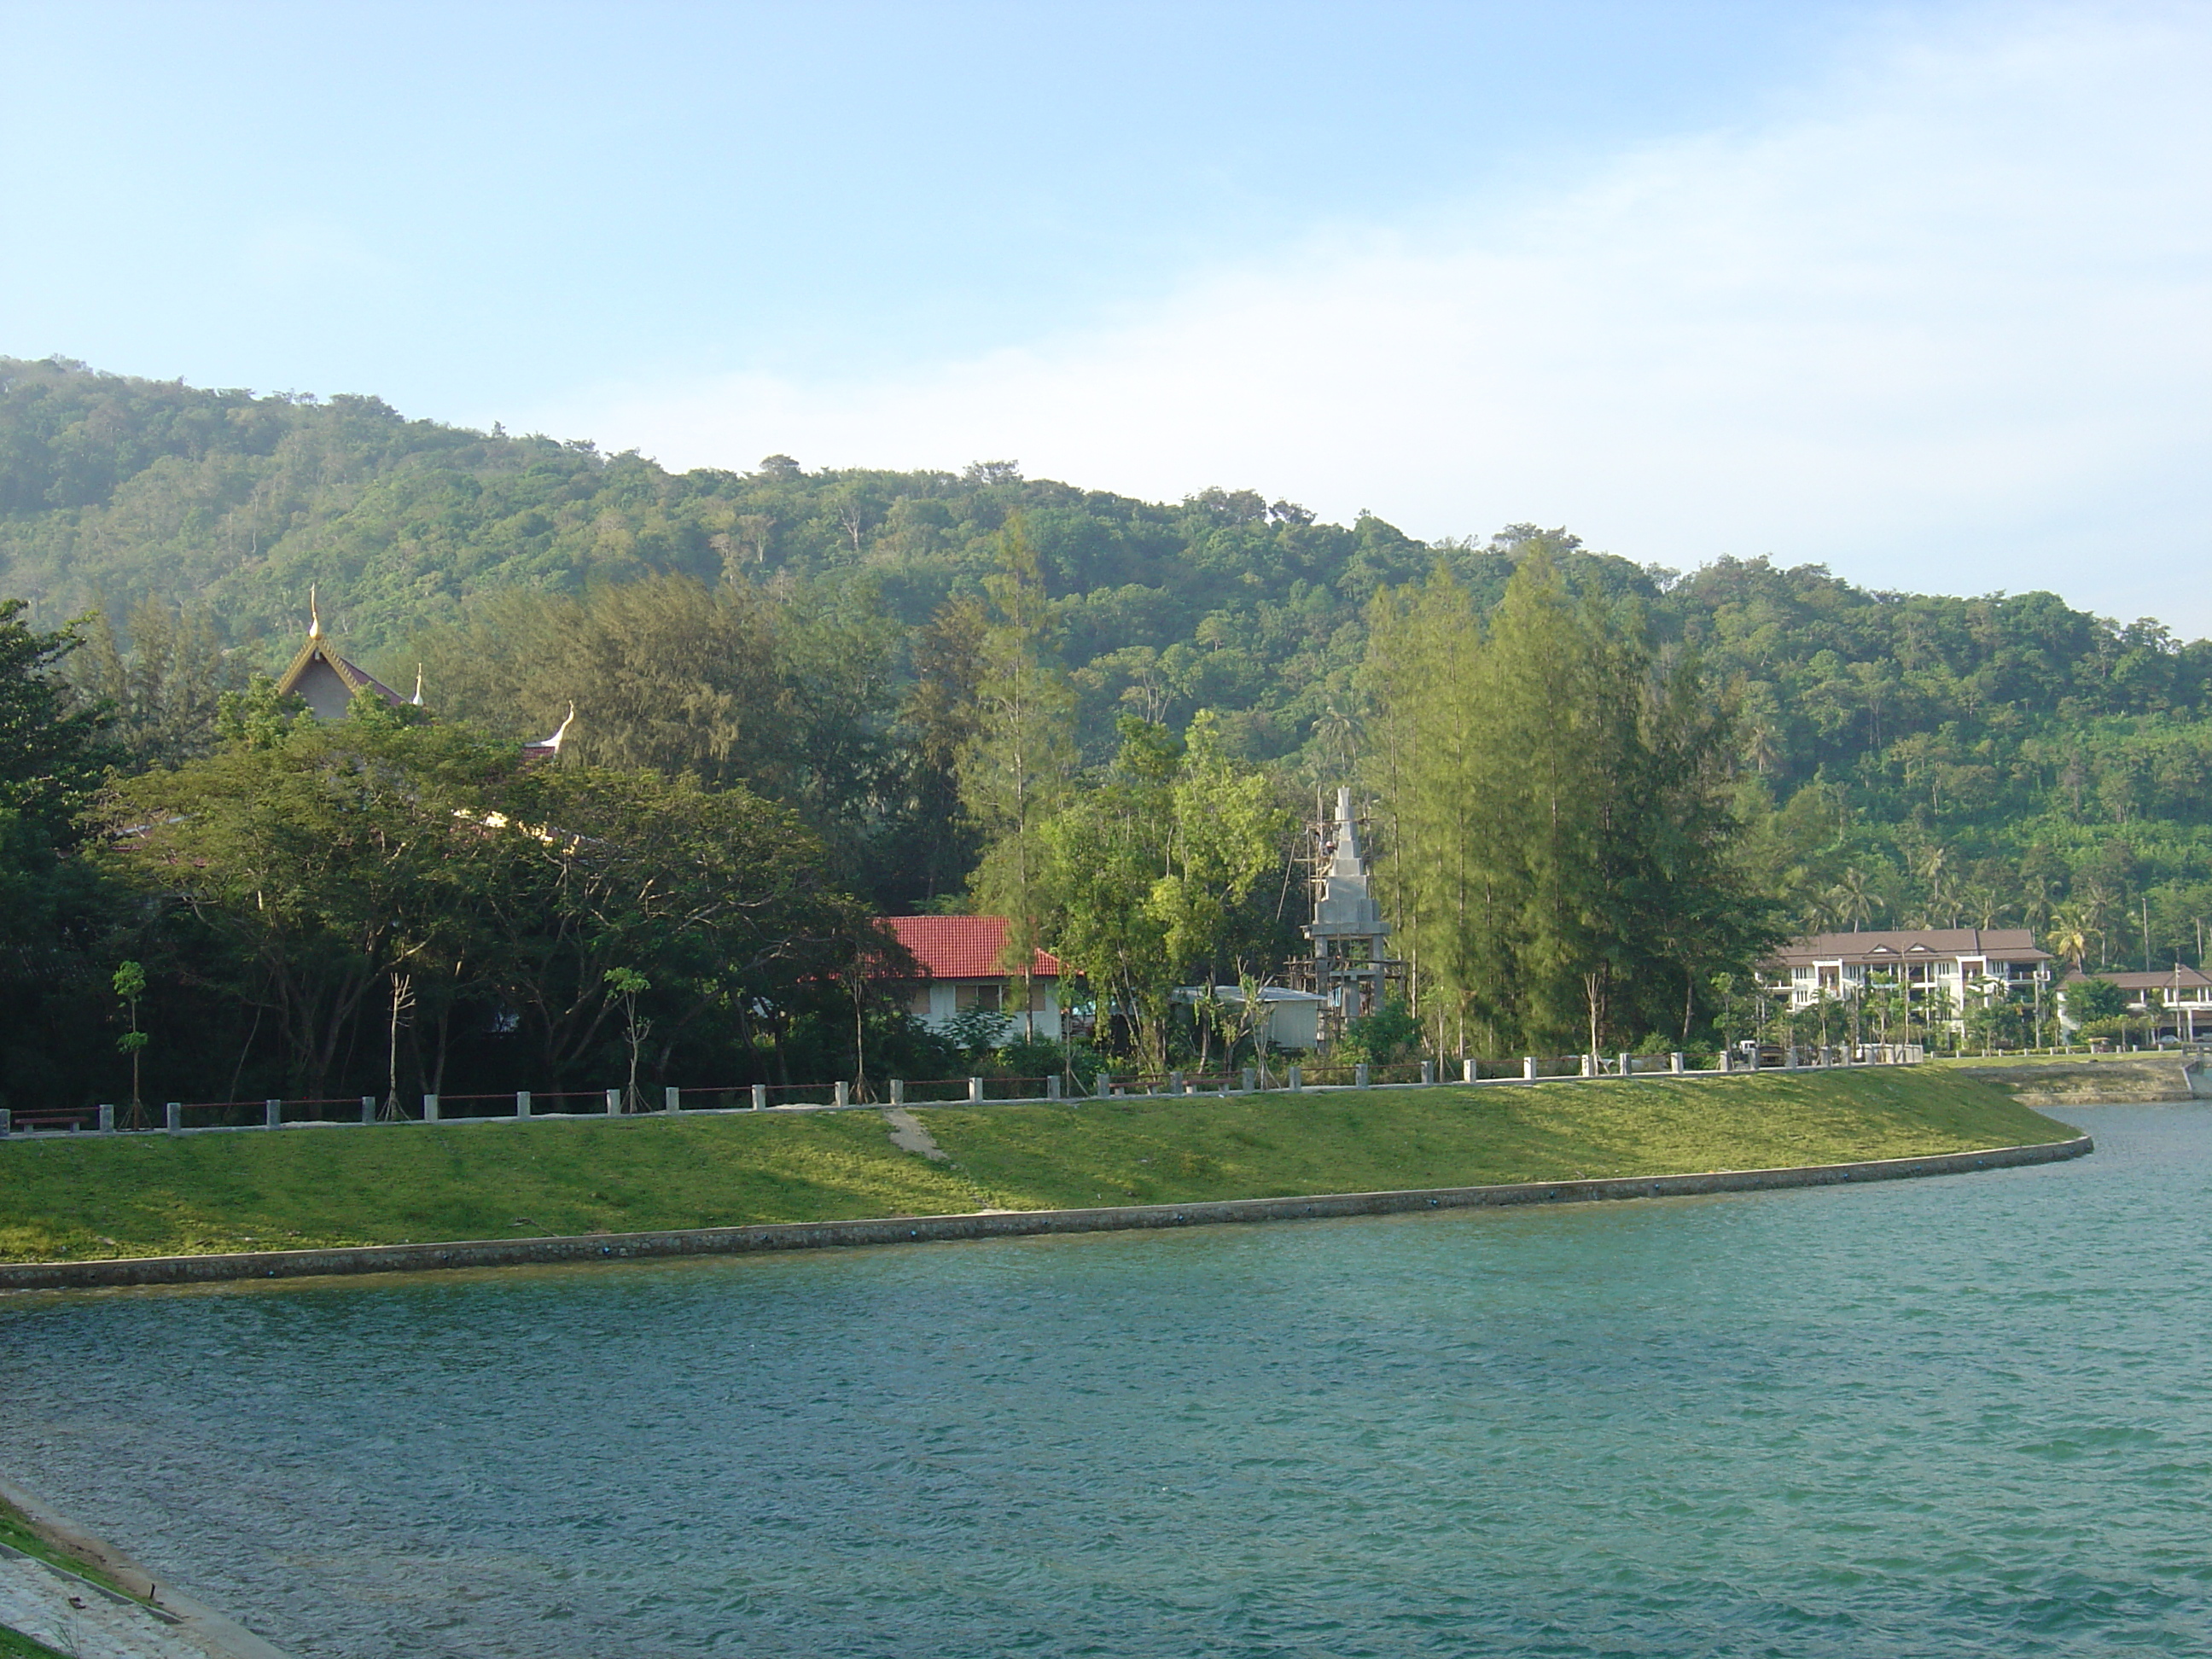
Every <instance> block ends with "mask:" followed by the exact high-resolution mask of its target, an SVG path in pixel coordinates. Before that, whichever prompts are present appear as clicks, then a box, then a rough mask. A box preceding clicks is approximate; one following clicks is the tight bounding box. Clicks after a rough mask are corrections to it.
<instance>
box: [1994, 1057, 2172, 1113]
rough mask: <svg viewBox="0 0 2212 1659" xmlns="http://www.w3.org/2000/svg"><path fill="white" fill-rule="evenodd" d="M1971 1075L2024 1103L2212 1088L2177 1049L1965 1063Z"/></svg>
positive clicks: (2139, 1099)
mask: <svg viewBox="0 0 2212 1659" xmlns="http://www.w3.org/2000/svg"><path fill="white" fill-rule="evenodd" d="M1958 1069H1959V1070H1960V1071H1961V1072H1963V1073H1966V1075H1967V1076H1968V1077H1971V1078H1977V1079H1980V1080H1981V1081H1982V1082H1984V1083H1994V1084H1996V1085H1997V1086H1998V1087H1999V1088H2001V1089H2002V1090H2003V1091H2005V1092H2006V1093H2007V1094H2008V1095H2010V1096H2011V1097H2013V1098H2014V1099H2015V1100H2016V1101H2018V1102H2019V1103H2021V1105H2023V1106H2030V1107H2044V1106H2130V1105H2148V1104H2150V1103H2154V1102H2156V1101H2165V1100H2187V1099H2189V1098H2190V1097H2191V1095H2192V1093H2194V1094H2200V1095H2201V1094H2203V1093H2204V1092H2206V1090H2207V1088H2208V1087H2212V1085H2204V1084H2203V1083H2202V1082H2197V1083H2196V1086H2194V1087H2193V1088H2192V1076H2191V1072H2190V1071H2189V1068H2188V1066H2187V1065H2186V1064H2185V1062H2184V1061H2183V1060H2181V1059H2179V1057H2178V1056H2175V1055H2172V1054H2144V1055H2142V1056H2141V1057H2140V1058H2138V1057H2136V1056H2135V1055H2114V1056H2112V1058H2110V1059H2103V1060H2088V1059H2082V1060H2037V1061H2030V1062H2023V1063H2021V1064H2020V1065H2016V1066H1960V1067H1959V1068H1958Z"/></svg>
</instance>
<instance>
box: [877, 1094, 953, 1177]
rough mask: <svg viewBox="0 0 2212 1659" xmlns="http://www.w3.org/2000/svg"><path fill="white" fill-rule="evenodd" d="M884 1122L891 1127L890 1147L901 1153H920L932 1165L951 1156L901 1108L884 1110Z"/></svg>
mask: <svg viewBox="0 0 2212 1659" xmlns="http://www.w3.org/2000/svg"><path fill="white" fill-rule="evenodd" d="M884 1122H886V1123H888V1124H890V1126H891V1145H892V1146H896V1147H897V1148H898V1149H899V1151H901V1152H920V1153H921V1155H922V1156H923V1157H924V1158H928V1159H929V1160H930V1161H931V1162H932V1163H935V1164H942V1163H944V1162H945V1160H946V1159H947V1158H949V1157H951V1154H950V1153H948V1152H946V1151H945V1148H943V1147H942V1146H939V1145H938V1144H937V1141H936V1139H935V1137H933V1135H932V1134H931V1133H929V1131H928V1130H927V1129H925V1128H923V1127H921V1119H920V1118H918V1117H916V1116H915V1115H914V1114H913V1113H912V1112H909V1111H908V1110H907V1109H906V1108H905V1107H903V1106H886V1107H884Z"/></svg>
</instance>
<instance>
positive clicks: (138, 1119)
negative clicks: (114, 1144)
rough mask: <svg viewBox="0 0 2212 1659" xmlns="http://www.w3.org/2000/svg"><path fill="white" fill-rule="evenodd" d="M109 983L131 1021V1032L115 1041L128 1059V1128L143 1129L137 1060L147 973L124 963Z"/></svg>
mask: <svg viewBox="0 0 2212 1659" xmlns="http://www.w3.org/2000/svg"><path fill="white" fill-rule="evenodd" d="M111 983H112V985H113V987H114V990H115V994H116V996H117V998H118V1000H120V1001H121V1002H122V1004H123V1006H124V1008H125V1011H126V1012H127V1013H128V1015H129V1018H130V1020H131V1029H130V1030H127V1031H125V1033H124V1034H123V1035H122V1036H120V1037H118V1038H117V1039H116V1042H115V1047H116V1049H117V1051H118V1053H121V1054H128V1055H130V1056H131V1112H130V1116H129V1119H128V1121H127V1127H130V1128H133V1129H143V1128H144V1127H146V1101H145V1097H144V1096H143V1094H141V1093H140V1091H139V1088H138V1061H139V1057H140V1055H142V1054H143V1053H144V1052H145V1048H146V1040H147V1039H146V1034H145V1032H143V1031H142V1030H139V1029H138V999H139V998H141V997H143V996H144V995H145V994H146V970H145V969H144V968H143V967H142V966H140V965H139V964H138V963H135V962H126V963H124V964H123V965H122V966H121V967H119V968H118V969H116V970H115V977H114V979H113V980H112V981H111Z"/></svg>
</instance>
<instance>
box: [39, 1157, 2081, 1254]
mask: <svg viewBox="0 0 2212 1659" xmlns="http://www.w3.org/2000/svg"><path fill="white" fill-rule="evenodd" d="M2094 1150H2095V1143H2094V1142H2093V1141H2092V1140H2091V1139H2090V1138H2089V1137H2088V1136H2087V1135H2081V1136H2077V1137H2076V1138H2075V1139H2071V1140H2055V1141H2049V1142H2045V1143H2043V1144H2041V1145H2038V1146H1997V1147H1990V1148H1988V1149H1986V1150H1984V1151H1980V1152H1941V1153H1936V1154H1934V1155H1931V1156H1929V1157H1925V1158H1883V1159H1879V1160H1876V1161H1874V1162H1871V1163H1864V1164H1810V1165H1807V1166H1804V1167H1802V1168H1797V1169H1781V1170H1715V1171H1711V1172H1708V1173H1705V1174H1702V1175H1674V1176H1623V1177H1617V1178H1613V1179H1609V1180H1602V1181H1541V1182H1522V1183H1519V1184H1516V1185H1513V1186H1500V1187H1438V1188H1416V1189H1413V1190H1409V1191H1402V1192H1379V1193H1321V1194H1312V1195H1310V1196H1306V1197H1299V1198H1236V1199H1218V1200H1211V1201H1208V1202H1203V1203H1196V1204H1139V1205H1121V1206H1111V1207H1108V1208H1103V1209H1089V1210H1006V1211H983V1212H975V1213H972V1214H966V1215H929V1216H896V1217H885V1218H875V1219H870V1220H864V1221H798V1222H769V1223H764V1224H760V1225H751V1226H743V1227H697V1228H686V1229H683V1230H681V1231H667V1232H647V1233H593V1234H586V1235H580V1236H574V1235H572V1236H568V1237H555V1238H512V1239H509V1238H491V1239H463V1240H454V1241H452V1242H449V1243H435V1244H371V1245H358V1246H349V1247H345V1248H340V1249H310V1250H250V1251H241V1252H238V1253H235V1254H228V1255H158V1256H130V1257H123V1258H119V1259H116V1260H110V1261H30V1262H9V1263H0V1291H49V1290H72V1289H86V1288H94V1287H100V1286H112V1285H198V1284H209V1283H213V1282H216V1281H219V1280H223V1279H308V1278H321V1277H326V1276H331V1275H337V1274H350V1273H426V1272H435V1271H437V1270H439V1269H441V1268H454V1267H522V1266H526V1265H529V1264H532V1263H540V1262H559V1261H635V1260H639V1259H643V1258H650V1257H655V1256H685V1255H746V1254H750V1253H752V1252H755V1251H763V1250H808V1249H833V1248H841V1247H848V1246H853V1245H863V1244H911V1243H933V1242H937V1241H940V1240H946V1239H961V1238H1009V1237H1023V1236H1027V1235H1035V1234H1041V1233H1090V1232H1119V1231H1130V1230H1136V1229H1145V1228H1157V1227H1200V1226H1210V1225H1219V1224H1223V1223H1228V1222H1243V1221H1293V1220H1309V1219H1316V1218H1322V1217H1328V1216H1355V1215H1392V1214H1398V1213H1402V1212H1408V1211H1419V1210H1467V1209H1490V1208H1501V1207H1504V1206H1510V1205H1528V1204H1579V1203H1593V1202H1601V1201H1605V1200H1615V1199H1630V1198H1674V1197H1683V1196H1688V1195H1692V1194H1703V1193H1741V1192H1758V1191H1764V1190H1768V1189H1771V1188H1785V1187H1829V1186H1839V1185H1842V1184H1844V1183H1846V1182H1868V1181H1901V1180H1907V1179H1910V1178H1912V1177H1914V1176H1938V1175H1966V1174H1969V1173H1971V1172H1972V1171H1974V1170H1997V1169H2007V1168H2012V1167H2015V1166H2017V1165H2021V1164H2053V1163H2057V1162H2059V1161H2061V1160H2063V1159H2065V1158H2080V1157H2082V1156H2083V1155H2084V1154H2086V1153H2088V1152H2093V1151H2094Z"/></svg>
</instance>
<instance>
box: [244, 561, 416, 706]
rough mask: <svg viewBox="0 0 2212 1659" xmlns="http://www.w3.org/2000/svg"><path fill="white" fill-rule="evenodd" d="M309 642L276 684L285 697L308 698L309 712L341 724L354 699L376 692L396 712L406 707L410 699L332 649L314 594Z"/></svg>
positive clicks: (309, 604) (309, 603) (310, 605)
mask: <svg viewBox="0 0 2212 1659" xmlns="http://www.w3.org/2000/svg"><path fill="white" fill-rule="evenodd" d="M307 615H308V618H309V620H308V623H307V643H306V644H305V645H302V646H301V647H300V653H299V655H297V656H295V657H294V658H293V659H292V665H291V666H290V667H289V668H288V669H286V670H285V671H284V674H283V678H281V679H279V680H278V681H277V682H276V690H277V694H278V695H279V696H287V697H289V696H297V697H301V698H304V699H305V700H306V702H307V708H308V711H309V712H310V713H312V714H313V715H314V717H315V718H316V719H317V720H343V719H344V718H345V714H346V710H347V708H349V707H350V706H351V704H352V702H353V700H354V695H355V694H356V692H361V691H374V693H375V694H376V695H377V696H380V697H381V698H383V699H384V700H385V702H388V703H391V704H392V706H393V707H394V708H398V707H402V706H404V704H405V703H406V702H407V699H406V698H404V697H403V696H400V695H399V694H398V692H397V691H394V690H392V688H391V687H390V686H388V685H386V684H384V682H383V681H381V680H380V679H378V678H376V677H375V676H374V674H371V673H368V672H367V671H364V670H362V669H361V668H358V667H356V665H354V664H352V663H349V662H348V661H347V660H346V659H344V658H343V657H341V656H340V655H338V653H337V652H335V651H333V650H331V642H330V640H329V638H328V636H327V635H325V634H324V632H323V618H322V613H321V612H320V611H319V610H318V609H317V608H316V605H315V601H314V597H313V592H312V590H311V591H310V592H309V596H308V599H307Z"/></svg>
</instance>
